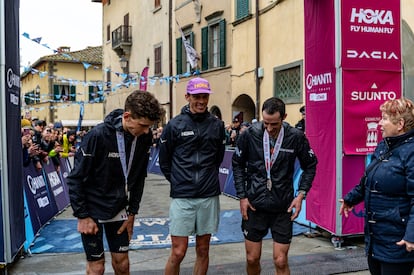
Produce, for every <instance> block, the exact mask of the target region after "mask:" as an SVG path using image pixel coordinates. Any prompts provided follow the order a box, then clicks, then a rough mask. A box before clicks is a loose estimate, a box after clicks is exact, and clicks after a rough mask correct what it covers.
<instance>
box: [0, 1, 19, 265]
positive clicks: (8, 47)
mask: <svg viewBox="0 0 414 275" xmlns="http://www.w3.org/2000/svg"><path fill="white" fill-rule="evenodd" d="M19 3H20V2H19V1H14V0H3V1H0V11H1V14H2V16H1V17H0V40H1V41H0V44H1V46H0V85H1V87H0V105H1V106H0V112H1V116H0V120H1V121H0V128H1V129H2V130H1V138H0V152H1V156H0V162H1V164H2V165H1V169H0V173H1V176H0V177H1V180H0V184H1V185H0V190H2V192H1V201H0V204H1V205H2V206H1V213H0V220H1V222H0V225H1V226H0V246H1V250H0V263H10V262H12V261H13V259H14V257H15V256H16V255H17V253H18V252H19V251H20V249H21V248H22V247H23V244H24V237H25V234H24V203H23V188H22V181H21V177H22V154H21V152H22V151H21V150H22V147H21V146H22V144H21V128H20V107H21V102H20V99H21V97H20V56H19V48H20V47H19ZM6 129H7V131H6Z"/></svg>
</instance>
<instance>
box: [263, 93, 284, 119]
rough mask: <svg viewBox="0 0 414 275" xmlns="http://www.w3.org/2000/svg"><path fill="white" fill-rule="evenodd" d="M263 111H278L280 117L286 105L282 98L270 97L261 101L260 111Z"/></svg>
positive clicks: (282, 115) (270, 112)
mask: <svg viewBox="0 0 414 275" xmlns="http://www.w3.org/2000/svg"><path fill="white" fill-rule="evenodd" d="M263 111H265V112H266V113H268V114H269V115H273V114H274V113H276V112H279V114H280V117H281V118H283V117H284V116H285V114H286V106H285V103H284V102H283V100H281V99H280V98H277V97H271V98H269V99H267V100H266V101H265V102H263V106H262V112H263Z"/></svg>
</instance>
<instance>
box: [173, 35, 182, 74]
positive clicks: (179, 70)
mask: <svg viewBox="0 0 414 275" xmlns="http://www.w3.org/2000/svg"><path fill="white" fill-rule="evenodd" d="M175 46H176V47H175V48H176V53H177V59H176V65H177V74H182V73H183V39H182V38H177V40H176V41H175Z"/></svg>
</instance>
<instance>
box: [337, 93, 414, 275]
mask: <svg viewBox="0 0 414 275" xmlns="http://www.w3.org/2000/svg"><path fill="white" fill-rule="evenodd" d="M380 110H381V112H382V119H381V120H380V122H379V126H380V129H381V132H382V137H383V140H382V141H381V142H380V143H379V144H378V146H377V148H376V149H375V152H374V154H373V156H372V162H371V163H370V165H369V166H368V167H367V168H366V170H365V174H364V176H365V178H363V180H361V182H360V184H359V185H357V186H356V187H354V188H353V189H352V190H351V191H350V192H349V193H348V194H347V195H346V196H345V197H344V199H343V200H340V202H341V203H342V205H341V209H340V213H341V214H344V215H345V217H348V213H349V212H350V211H351V210H352V208H353V206H354V205H356V204H358V203H360V202H362V201H364V203H365V230H364V231H365V250H366V253H367V256H368V266H369V270H370V272H371V274H393V275H394V274H399V275H401V274H411V272H412V271H413V267H414V106H413V102H412V101H411V100H409V99H405V98H400V99H395V100H389V101H386V102H385V103H384V104H382V105H381V106H380Z"/></svg>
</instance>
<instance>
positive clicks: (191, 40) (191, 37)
mask: <svg viewBox="0 0 414 275" xmlns="http://www.w3.org/2000/svg"><path fill="white" fill-rule="evenodd" d="M190 45H191V47H193V48H194V33H193V32H191V33H190ZM194 49H195V48H194Z"/></svg>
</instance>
